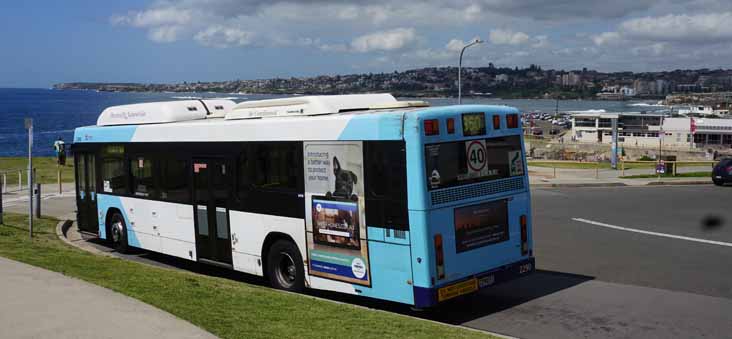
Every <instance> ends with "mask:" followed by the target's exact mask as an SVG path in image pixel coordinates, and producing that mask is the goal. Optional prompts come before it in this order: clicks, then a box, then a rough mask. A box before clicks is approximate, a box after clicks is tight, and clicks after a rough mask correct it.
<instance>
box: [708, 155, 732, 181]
mask: <svg viewBox="0 0 732 339" xmlns="http://www.w3.org/2000/svg"><path fill="white" fill-rule="evenodd" d="M712 181H713V182H714V184H715V185H717V186H722V185H724V184H726V183H731V182H732V158H724V159H722V160H719V162H718V163H717V164H716V165H714V169H713V170H712Z"/></svg>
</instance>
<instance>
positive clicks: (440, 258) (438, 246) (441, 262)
mask: <svg viewBox="0 0 732 339" xmlns="http://www.w3.org/2000/svg"><path fill="white" fill-rule="evenodd" d="M435 263H436V266H437V279H438V280H440V279H445V253H444V252H443V250H442V235H441V234H435Z"/></svg>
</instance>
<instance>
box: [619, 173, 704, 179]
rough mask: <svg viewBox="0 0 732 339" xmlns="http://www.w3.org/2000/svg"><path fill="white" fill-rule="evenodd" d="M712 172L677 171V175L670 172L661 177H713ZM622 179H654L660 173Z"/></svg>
mask: <svg viewBox="0 0 732 339" xmlns="http://www.w3.org/2000/svg"><path fill="white" fill-rule="evenodd" d="M711 177H712V172H711V171H709V172H688V173H676V176H673V175H671V174H670V173H666V174H662V175H661V178H711ZM620 178H621V179H652V178H658V174H638V175H626V176H624V177H620Z"/></svg>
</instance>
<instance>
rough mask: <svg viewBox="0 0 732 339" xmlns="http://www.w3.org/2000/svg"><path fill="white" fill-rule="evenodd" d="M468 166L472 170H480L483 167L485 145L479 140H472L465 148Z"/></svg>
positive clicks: (484, 162)
mask: <svg viewBox="0 0 732 339" xmlns="http://www.w3.org/2000/svg"><path fill="white" fill-rule="evenodd" d="M467 152H468V154H467V156H468V157H467V158H468V167H470V169H471V170H473V171H476V172H478V171H481V170H483V168H485V164H486V161H485V160H486V159H485V146H483V143H482V142H480V141H479V140H474V141H472V142H471V143H470V144H469V145H468V148H467Z"/></svg>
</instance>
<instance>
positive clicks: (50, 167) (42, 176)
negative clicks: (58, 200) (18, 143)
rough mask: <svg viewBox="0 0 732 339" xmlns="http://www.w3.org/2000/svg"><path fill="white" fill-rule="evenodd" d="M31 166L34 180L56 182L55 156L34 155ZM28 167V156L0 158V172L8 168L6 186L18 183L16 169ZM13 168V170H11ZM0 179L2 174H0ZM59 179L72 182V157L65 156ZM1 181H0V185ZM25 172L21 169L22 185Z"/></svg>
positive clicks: (47, 182)
mask: <svg viewBox="0 0 732 339" xmlns="http://www.w3.org/2000/svg"><path fill="white" fill-rule="evenodd" d="M33 167H35V168H36V181H38V183H41V184H52V183H55V182H56V180H57V179H56V158H54V157H35V158H33ZM26 168H28V158H22V157H15V158H10V157H8V158H0V173H2V172H4V171H8V170H10V172H8V173H7V178H8V179H7V180H8V188H11V187H14V186H15V185H17V184H18V172H17V170H19V169H23V170H25V169H26ZM13 170H14V171H13ZM0 180H2V176H1V175H0ZM61 181H63V182H74V158H73V157H67V158H66V166H62V167H61ZM1 184H2V182H0V185H1ZM27 184H28V182H27V173H26V172H25V171H23V185H27Z"/></svg>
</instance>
